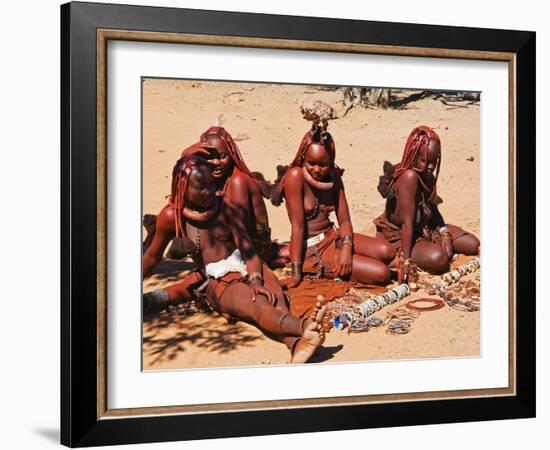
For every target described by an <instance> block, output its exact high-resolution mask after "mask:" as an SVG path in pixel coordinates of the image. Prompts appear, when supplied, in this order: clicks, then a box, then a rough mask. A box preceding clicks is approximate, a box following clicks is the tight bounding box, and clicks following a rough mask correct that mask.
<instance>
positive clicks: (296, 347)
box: [217, 283, 326, 364]
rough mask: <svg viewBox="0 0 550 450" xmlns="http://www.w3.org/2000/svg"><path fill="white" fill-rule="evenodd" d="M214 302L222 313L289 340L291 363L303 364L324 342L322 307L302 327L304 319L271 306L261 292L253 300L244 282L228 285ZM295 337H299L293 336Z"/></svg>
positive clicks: (324, 308) (323, 311)
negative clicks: (252, 323)
mask: <svg viewBox="0 0 550 450" xmlns="http://www.w3.org/2000/svg"><path fill="white" fill-rule="evenodd" d="M217 303H218V306H219V308H220V311H221V312H222V313H225V314H229V315H230V316H233V317H237V318H239V319H242V320H244V321H247V322H254V323H256V324H257V325H258V327H259V328H260V329H262V330H264V331H266V332H268V333H271V334H274V335H277V336H279V337H281V339H282V340H284V341H285V343H287V345H288V344H289V343H292V344H291V346H290V349H291V351H292V358H291V362H292V363H297V364H301V363H305V362H306V361H307V360H308V359H309V358H310V357H311V356H312V355H313V354H314V353H315V351H316V350H317V348H319V347H320V346H321V345H322V343H323V341H324V337H325V336H324V333H323V332H322V330H321V322H322V319H323V316H324V314H325V312H326V307H323V308H317V309H316V310H315V311H314V315H313V316H312V317H311V319H312V320H311V321H309V322H307V324H306V325H305V326H304V327H303V329H302V326H303V322H304V321H302V320H300V319H298V318H296V317H294V316H293V315H291V314H290V312H288V309H287V312H285V311H284V308H277V307H274V306H273V305H272V304H271V303H270V302H269V300H268V299H267V297H265V296H264V295H257V296H256V301H254V302H253V301H252V298H251V294H250V288H249V286H248V285H247V284H245V283H234V284H232V285H230V286H229V287H228V288H227V289H226V290H225V291H224V293H223V294H222V296H221V298H219V299H217ZM282 303H283V302H281V304H282ZM292 337H294V339H292ZM296 337H299V338H300V339H295V338H296ZM289 338H290V339H289Z"/></svg>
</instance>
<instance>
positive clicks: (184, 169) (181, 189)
mask: <svg viewBox="0 0 550 450" xmlns="http://www.w3.org/2000/svg"><path fill="white" fill-rule="evenodd" d="M202 167H205V168H206V169H208V170H209V166H208V162H207V161H206V160H205V159H204V158H201V157H200V156H197V155H191V156H186V157H183V158H180V159H178V161H177V162H176V164H175V165H174V168H173V170H172V193H171V195H170V201H169V204H170V206H172V207H173V208H174V215H175V217H174V219H175V223H176V237H182V236H185V227H184V226H183V219H182V218H183V208H185V205H186V203H187V188H188V185H189V178H190V176H191V173H192V172H193V170H194V169H198V168H202Z"/></svg>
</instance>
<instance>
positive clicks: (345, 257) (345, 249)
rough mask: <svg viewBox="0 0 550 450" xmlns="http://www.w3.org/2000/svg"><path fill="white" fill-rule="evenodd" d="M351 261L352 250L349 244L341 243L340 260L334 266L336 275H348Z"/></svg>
mask: <svg viewBox="0 0 550 450" xmlns="http://www.w3.org/2000/svg"><path fill="white" fill-rule="evenodd" d="M352 262H353V252H352V250H351V245H343V246H342V250H341V251H340V260H339V261H338V265H337V267H336V275H337V276H338V277H339V278H345V277H349V276H350V275H351V265H352Z"/></svg>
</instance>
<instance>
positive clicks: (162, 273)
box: [143, 80, 480, 370]
mask: <svg viewBox="0 0 550 450" xmlns="http://www.w3.org/2000/svg"><path fill="white" fill-rule="evenodd" d="M143 89H144V91H143V94H144V95H143V101H144V105H143V211H144V213H155V214H156V213H158V211H160V209H161V208H162V207H163V206H164V204H165V196H166V195H167V194H168V193H169V191H170V174H171V170H172V167H173V164H174V162H175V161H176V159H177V158H178V157H179V155H180V153H181V150H182V149H183V148H185V147H187V146H188V145H190V144H192V143H194V142H196V141H197V139H198V137H199V136H200V134H201V133H202V132H203V131H204V130H206V129H207V128H208V127H209V126H211V125H213V124H214V122H215V120H216V118H217V117H218V116H219V115H220V114H223V117H224V119H225V122H224V124H223V126H224V127H225V128H226V129H227V130H228V131H229V132H230V133H231V134H232V135H233V137H234V138H236V139H237V140H238V145H239V148H240V150H241V152H242V154H243V157H244V158H245V160H246V162H247V164H248V166H249V167H250V168H251V170H254V171H259V172H262V173H263V174H264V176H265V177H266V178H267V179H273V178H275V175H276V172H275V167H276V165H277V164H287V163H288V162H290V161H291V160H292V158H293V156H294V154H295V153H296V150H297V148H298V145H299V143H300V141H301V138H302V136H303V134H304V133H305V131H307V129H308V127H309V123H308V122H306V121H305V120H304V119H303V118H302V116H301V114H300V111H299V107H298V101H299V100H300V99H302V98H313V99H321V100H324V101H326V102H327V103H329V104H331V105H332V106H333V107H334V108H335V109H336V110H337V112H338V116H339V117H341V118H339V119H337V120H334V121H332V122H331V124H330V128H329V129H330V131H331V133H332V135H333V137H334V140H335V143H336V151H337V163H338V164H339V166H340V167H343V168H345V169H346V173H345V174H344V183H345V186H346V195H347V198H348V202H349V204H350V209H351V217H352V221H353V224H354V229H355V231H358V232H364V233H366V234H371V235H372V234H373V232H374V227H373V225H372V220H373V219H374V218H375V217H377V216H378V215H379V214H380V213H381V212H382V211H383V208H384V200H383V199H382V198H381V197H380V195H379V194H378V191H377V190H376V185H377V183H378V177H379V176H380V174H381V172H382V163H383V161H384V160H389V161H391V162H393V163H395V162H398V161H399V160H400V158H401V154H402V151H403V147H404V144H405V141H406V138H407V136H408V134H409V133H410V131H411V130H412V129H413V128H414V127H415V126H418V125H421V124H425V125H429V126H431V127H433V128H434V129H435V130H436V132H437V133H438V134H439V136H440V137H441V141H442V155H443V158H442V167H441V175H440V178H439V182H438V193H439V195H440V196H441V197H442V198H443V200H444V203H443V204H442V205H441V206H440V210H441V211H442V213H443V216H444V218H445V220H446V221H447V222H448V223H454V224H457V225H460V226H461V227H463V228H465V229H466V230H468V231H471V232H473V233H474V234H476V235H478V236H479V217H480V202H479V198H480V197H479V142H480V136H479V117H480V116H479V106H478V105H469V106H467V107H465V106H464V105H463V106H462V107H457V106H453V107H451V106H446V105H444V104H443V103H441V102H440V101H439V100H434V99H432V98H427V99H422V100H419V101H415V102H411V103H408V104H406V105H404V106H403V107H402V108H400V109H388V110H383V109H365V108H353V109H351V110H350V111H349V113H348V114H347V115H346V116H345V117H342V116H343V113H344V111H345V109H346V108H345V107H344V105H343V104H342V101H341V100H342V93H341V91H331V90H324V89H319V88H316V87H312V86H293V85H265V84H253V83H220V82H216V83H209V82H203V81H183V80H144V82H143ZM472 158H473V160H472ZM267 208H268V213H269V220H270V225H271V227H272V230H273V232H272V235H273V238H275V239H279V240H281V241H287V240H288V238H289V232H290V228H289V222H288V217H287V215H286V210H285V208H284V206H282V207H279V208H275V207H273V206H272V205H271V204H270V203H269V202H267ZM190 267H191V265H190V263H188V262H185V261H183V262H180V261H170V260H166V261H164V262H163V263H161V264H160V265H159V267H158V268H157V270H156V273H155V274H154V275H153V276H151V277H150V278H148V279H147V280H145V281H144V285H143V289H144V292H147V291H149V290H152V289H155V288H159V287H163V286H166V285H169V284H172V283H174V282H176V281H177V280H178V279H179V277H181V276H182V275H184V274H185V273H186V272H187V271H188V270H189V269H190ZM418 296H425V295H423V293H422V292H420V293H418V294H416V295H415V297H418ZM143 333H144V346H143V350H144V369H154V370H159V369H173V368H193V367H220V366H235V365H255V364H285V363H286V362H287V361H288V359H289V354H288V350H287V349H286V347H285V346H284V345H282V344H280V343H278V342H274V341H272V340H270V339H269V338H267V337H265V336H264V335H263V334H262V333H261V332H260V331H259V330H257V329H256V328H255V327H252V326H250V325H248V324H244V323H237V324H235V325H229V324H227V322H226V321H225V319H223V318H221V317H219V316H217V315H216V314H213V315H207V314H204V313H197V314H194V315H192V316H187V317H183V316H178V315H176V314H171V313H163V314H161V315H159V316H157V317H155V318H151V319H147V320H146V321H145V322H144V324H143ZM479 337H480V330H479V312H474V313H467V312H459V311H455V310H452V309H450V308H448V307H446V308H444V309H441V310H438V311H433V312H427V313H423V314H421V316H420V317H419V318H418V319H417V320H416V321H415V323H414V329H413V331H412V332H410V333H409V334H407V335H401V336H391V335H388V334H386V333H385V330H384V329H382V328H381V329H373V330H371V331H369V332H366V333H355V334H351V335H348V334H347V333H345V332H342V331H337V330H333V331H332V332H331V333H329V335H328V336H327V340H326V342H325V345H324V348H323V349H322V350H321V351H319V352H318V354H317V355H316V356H315V358H314V361H316V362H325V361H327V362H342V361H354V360H380V359H414V358H433V357H453V356H454V357H457V356H476V355H479V349H480V339H479Z"/></svg>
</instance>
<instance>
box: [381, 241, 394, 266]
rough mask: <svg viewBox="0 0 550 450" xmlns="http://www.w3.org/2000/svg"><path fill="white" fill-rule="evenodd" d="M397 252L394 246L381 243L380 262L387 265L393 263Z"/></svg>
mask: <svg viewBox="0 0 550 450" xmlns="http://www.w3.org/2000/svg"><path fill="white" fill-rule="evenodd" d="M395 254H396V250H395V246H394V245H393V244H390V243H389V242H385V241H381V243H380V260H381V261H383V262H384V263H386V264H389V263H391V262H392V261H393V260H394V258H395Z"/></svg>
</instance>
